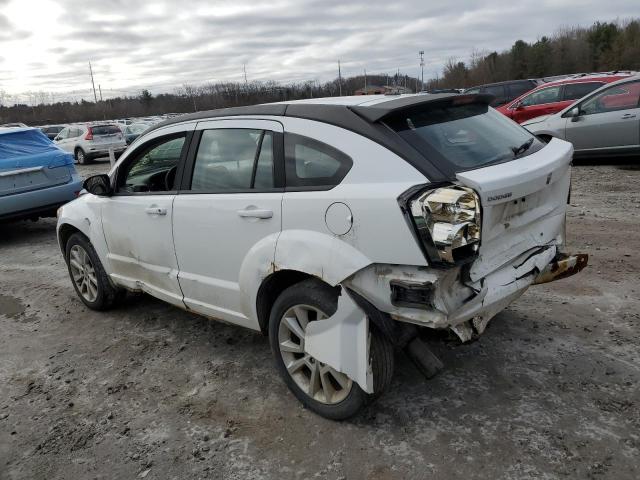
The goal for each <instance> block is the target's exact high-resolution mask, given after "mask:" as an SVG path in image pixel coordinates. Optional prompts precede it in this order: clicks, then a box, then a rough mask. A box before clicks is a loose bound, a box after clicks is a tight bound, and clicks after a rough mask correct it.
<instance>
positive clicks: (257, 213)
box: [238, 208, 273, 219]
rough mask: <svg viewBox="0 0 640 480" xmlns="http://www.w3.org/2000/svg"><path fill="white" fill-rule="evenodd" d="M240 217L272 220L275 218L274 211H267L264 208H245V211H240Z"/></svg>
mask: <svg viewBox="0 0 640 480" xmlns="http://www.w3.org/2000/svg"><path fill="white" fill-rule="evenodd" d="M238 215H240V216H241V217H243V218H262V219H266V218H271V217H273V210H267V209H262V208H245V209H244V210H238Z"/></svg>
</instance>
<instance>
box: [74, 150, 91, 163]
mask: <svg viewBox="0 0 640 480" xmlns="http://www.w3.org/2000/svg"><path fill="white" fill-rule="evenodd" d="M75 157H76V161H77V162H78V163H79V164H80V165H85V164H87V163H89V159H88V158H87V154H86V153H84V150H83V149H82V148H79V147H78V148H76V150H75Z"/></svg>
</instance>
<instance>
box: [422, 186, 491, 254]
mask: <svg viewBox="0 0 640 480" xmlns="http://www.w3.org/2000/svg"><path fill="white" fill-rule="evenodd" d="M410 211H411V215H412V217H413V222H414V224H415V226H416V228H417V230H418V233H419V235H420V238H421V239H422V241H423V244H424V247H425V250H426V252H427V255H428V256H429V260H431V262H433V263H449V264H453V263H460V262H464V261H467V260H469V259H472V258H474V257H475V256H476V255H477V253H478V248H479V247H480V231H481V219H480V198H479V197H478V195H477V194H476V192H474V191H473V190H472V189H470V188H466V187H458V186H450V187H441V188H436V189H434V190H429V191H427V192H423V193H420V194H419V195H418V196H417V197H414V199H413V200H411V201H410Z"/></svg>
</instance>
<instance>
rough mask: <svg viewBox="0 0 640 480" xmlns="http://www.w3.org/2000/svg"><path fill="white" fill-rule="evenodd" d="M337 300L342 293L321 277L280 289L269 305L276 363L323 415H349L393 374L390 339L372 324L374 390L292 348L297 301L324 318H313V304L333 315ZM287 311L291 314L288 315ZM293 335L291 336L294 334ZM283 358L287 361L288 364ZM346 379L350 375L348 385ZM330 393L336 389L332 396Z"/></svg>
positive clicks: (338, 417) (310, 405)
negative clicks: (320, 279)
mask: <svg viewBox="0 0 640 480" xmlns="http://www.w3.org/2000/svg"><path fill="white" fill-rule="evenodd" d="M343 295H346V293H343ZM337 306H338V294H337V291H336V289H335V288H332V287H330V286H329V285H327V284H325V283H323V282H321V281H319V280H316V279H310V280H305V281H303V282H300V283H297V284H295V285H293V286H291V287H289V288H287V289H286V290H285V291H284V292H282V294H280V296H279V297H278V299H277V300H276V302H275V303H274V305H273V308H272V309H271V314H270V318H269V341H270V344H271V351H272V352H273V355H274V359H275V363H276V369H277V370H278V373H279V374H280V376H281V377H282V378H283V380H284V382H285V383H286V385H287V386H288V387H289V389H290V390H291V392H292V393H293V394H294V395H295V396H296V397H297V398H298V400H300V402H302V404H303V405H304V406H305V407H306V408H308V409H309V410H312V411H313V412H315V413H317V414H318V415H320V416H322V417H325V418H328V419H331V420H345V419H347V418H350V417H352V416H353V415H355V414H356V413H358V411H360V410H361V409H362V408H363V407H364V406H365V405H366V404H368V403H370V402H371V401H373V400H374V399H376V398H377V397H379V396H380V395H381V394H382V393H383V392H384V390H385V389H386V388H387V387H388V386H389V384H390V383H391V377H392V375H393V366H394V351H393V346H392V345H391V343H390V342H389V341H388V340H387V339H386V338H384V337H383V336H382V335H381V334H380V333H379V332H378V331H377V330H376V329H375V327H374V326H373V325H372V324H370V334H371V335H370V340H371V344H370V355H371V367H372V370H373V391H374V394H372V395H369V394H367V393H366V392H364V391H363V390H362V389H361V388H360V387H359V386H358V384H357V383H356V382H353V381H352V380H349V379H348V378H347V377H346V375H344V374H341V373H339V372H336V371H335V370H333V369H331V367H329V366H327V365H324V364H322V363H321V362H317V361H316V360H315V359H313V357H311V356H309V355H308V354H306V353H304V352H303V351H302V350H303V349H302V348H301V349H300V350H301V351H300V352H290V351H289V349H290V348H291V345H292V344H291V343H289V341H288V337H287V335H288V333H287V332H291V329H290V328H289V327H288V326H287V325H288V322H291V319H292V316H291V312H292V311H293V310H294V307H295V308H297V309H305V308H306V309H308V313H307V318H308V319H309V321H322V316H321V315H320V314H318V317H320V318H313V310H314V309H315V310H317V311H318V312H320V313H324V315H325V316H326V317H329V316H331V315H333V314H334V313H335V311H336V309H337ZM285 317H287V318H288V320H285ZM326 317H325V318H326ZM293 320H294V321H295V322H296V324H297V325H298V326H301V325H302V323H301V322H299V321H298V320H297V317H293ZM305 326H306V325H305ZM283 332H285V333H283ZM294 336H295V335H294ZM294 336H292V337H291V338H292V339H293V337H294ZM292 341H293V340H292ZM283 342H284V343H285V344H287V345H288V346H289V348H287V349H285V350H284V351H283V350H282V349H281V346H283ZM294 343H295V342H294ZM299 347H300V345H297V346H296V345H294V346H293V348H294V349H297V348H299ZM285 358H286V360H285ZM305 359H306V361H305ZM285 361H286V362H287V363H286V364H285ZM298 364H303V366H302V367H301V368H299V369H298V370H296V371H292V373H289V370H288V369H287V365H289V367H292V366H294V365H298ZM312 368H315V369H317V370H318V372H319V373H318V374H317V376H316V377H315V379H316V380H315V383H314V385H315V386H316V387H317V389H316V388H314V387H311V383H312V382H313V378H314V372H313V370H312ZM323 369H324V373H323ZM336 375H337V376H336ZM338 378H341V380H340V381H341V382H342V383H340V381H339V380H338ZM305 379H306V382H305ZM345 379H347V380H348V383H346V385H345ZM327 383H328V384H329V385H331V386H332V387H337V388H336V389H335V392H331V390H332V388H329V389H328V391H329V392H331V393H330V394H327V389H325V385H326V384H327ZM313 390H317V391H316V393H315V394H314V396H312V395H311V394H310V393H309V392H310V391H313ZM329 395H332V397H330V396H329Z"/></svg>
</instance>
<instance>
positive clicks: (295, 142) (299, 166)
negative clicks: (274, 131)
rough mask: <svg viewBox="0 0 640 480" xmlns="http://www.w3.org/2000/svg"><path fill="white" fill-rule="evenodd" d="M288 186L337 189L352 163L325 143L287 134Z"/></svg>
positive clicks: (285, 140)
mask: <svg viewBox="0 0 640 480" xmlns="http://www.w3.org/2000/svg"><path fill="white" fill-rule="evenodd" d="M284 152H285V176H286V185H287V187H328V188H331V187H334V186H336V185H338V184H339V183H340V182H341V181H342V179H343V178H344V177H345V175H346V174H347V172H348V171H349V170H350V169H351V165H353V161H352V160H351V158H350V157H349V156H347V155H346V154H344V153H342V152H341V151H339V150H337V149H335V148H333V147H331V146H329V145H327V144H326V143H322V142H319V141H317V140H313V139H311V138H308V137H304V136H302V135H296V134H294V133H285V136H284Z"/></svg>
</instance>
